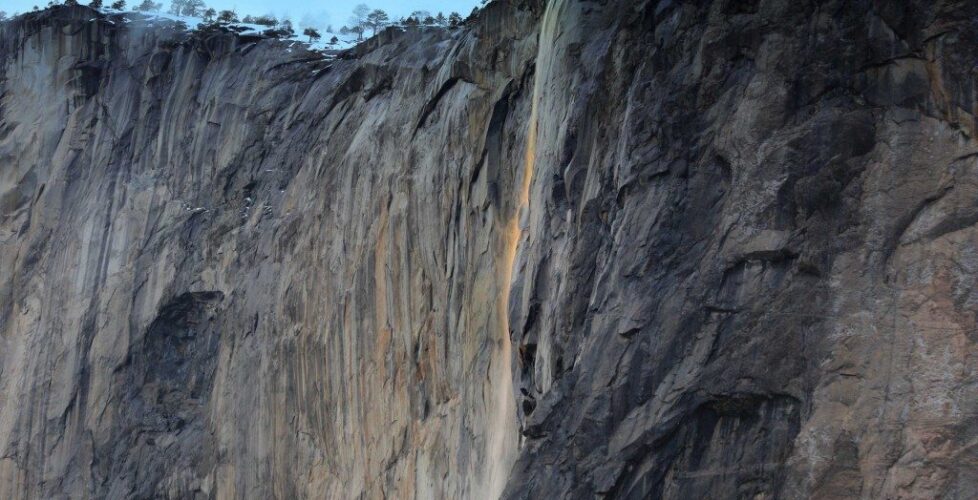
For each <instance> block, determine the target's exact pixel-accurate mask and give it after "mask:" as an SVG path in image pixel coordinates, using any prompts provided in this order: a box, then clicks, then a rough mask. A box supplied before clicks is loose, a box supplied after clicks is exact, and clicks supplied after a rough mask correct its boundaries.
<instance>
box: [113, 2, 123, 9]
mask: <svg viewBox="0 0 978 500" xmlns="http://www.w3.org/2000/svg"><path fill="white" fill-rule="evenodd" d="M112 8H113V9H115V10H124V9H125V8H126V0H117V1H115V2H112Z"/></svg>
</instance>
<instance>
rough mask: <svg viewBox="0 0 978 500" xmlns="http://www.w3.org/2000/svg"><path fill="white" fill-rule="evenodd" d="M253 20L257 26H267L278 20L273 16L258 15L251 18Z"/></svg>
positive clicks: (273, 24) (274, 23) (276, 22)
mask: <svg viewBox="0 0 978 500" xmlns="http://www.w3.org/2000/svg"><path fill="white" fill-rule="evenodd" d="M253 22H254V23H255V24H257V25H259V26H268V27H272V26H275V25H276V24H278V20H276V19H275V16H258V17H256V18H255V19H254V20H253Z"/></svg>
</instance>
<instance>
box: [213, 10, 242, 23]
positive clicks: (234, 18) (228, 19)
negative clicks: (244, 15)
mask: <svg viewBox="0 0 978 500" xmlns="http://www.w3.org/2000/svg"><path fill="white" fill-rule="evenodd" d="M217 22H219V23H237V22H241V21H240V20H239V19H238V13H237V12H235V11H233V10H222V11H221V13H220V14H218V15H217Z"/></svg>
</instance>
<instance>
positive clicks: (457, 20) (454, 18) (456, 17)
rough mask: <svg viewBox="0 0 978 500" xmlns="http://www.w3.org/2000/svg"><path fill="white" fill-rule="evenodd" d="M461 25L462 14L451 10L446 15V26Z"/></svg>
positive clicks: (455, 26)
mask: <svg viewBox="0 0 978 500" xmlns="http://www.w3.org/2000/svg"><path fill="white" fill-rule="evenodd" d="M461 25H462V14H459V13H458V12H452V13H451V14H449V15H448V27H450V28H458V27H459V26H461Z"/></svg>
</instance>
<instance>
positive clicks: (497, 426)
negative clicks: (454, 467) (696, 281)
mask: <svg viewBox="0 0 978 500" xmlns="http://www.w3.org/2000/svg"><path fill="white" fill-rule="evenodd" d="M562 3H563V0H549V1H548V5H547V7H546V10H545V11H544V15H543V20H542V23H541V25H540V34H539V38H538V48H537V59H536V75H535V76H534V78H533V95H532V98H531V99H532V100H531V102H530V123H529V127H528V130H527V136H526V153H525V155H524V157H523V177H522V179H521V181H520V184H519V191H518V192H517V198H516V201H517V203H516V206H515V207H514V208H515V210H514V213H513V214H512V215H511V216H510V219H509V222H508V223H507V224H506V227H505V228H504V234H503V255H502V264H501V266H500V267H501V269H499V275H498V276H497V281H498V282H499V289H500V293H499V302H498V304H497V310H498V314H499V317H500V332H501V334H500V338H499V340H498V342H499V344H498V352H497V354H496V357H494V358H493V366H494V368H493V371H494V372H495V373H493V374H492V375H491V376H492V380H493V381H494V382H495V383H494V384H493V385H494V386H495V387H493V389H494V391H493V392H494V399H495V401H493V403H494V407H493V408H492V409H491V410H490V416H489V418H490V422H489V425H490V428H489V429H488V432H487V435H488V438H489V442H488V446H489V449H488V450H487V452H488V462H489V485H488V486H489V491H488V492H487V493H488V496H487V498H499V496H500V495H501V494H502V492H503V489H504V488H505V486H506V479H507V477H508V475H509V469H510V467H511V466H512V464H513V461H514V460H515V456H516V451H517V447H518V443H519V441H518V432H519V429H518V428H517V425H516V424H517V422H516V395H515V394H514V392H513V383H512V373H511V368H512V341H511V339H510V333H509V332H510V324H509V298H510V288H511V287H512V283H513V280H514V277H513V272H514V268H515V265H516V256H517V253H518V250H519V243H520V239H521V237H522V233H523V232H522V228H521V227H520V220H521V219H522V215H523V210H524V209H528V208H529V205H530V186H531V184H532V183H533V174H534V171H535V169H536V155H537V131H538V128H539V124H538V123H537V122H538V119H539V117H538V110H537V108H538V106H539V103H540V97H541V94H542V88H543V86H544V85H545V84H546V81H547V75H548V73H549V70H550V66H549V65H550V63H551V61H550V59H551V52H552V48H553V45H554V40H555V36H554V32H555V31H556V28H557V25H556V12H557V11H559V10H560V7H561V4H562Z"/></svg>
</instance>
